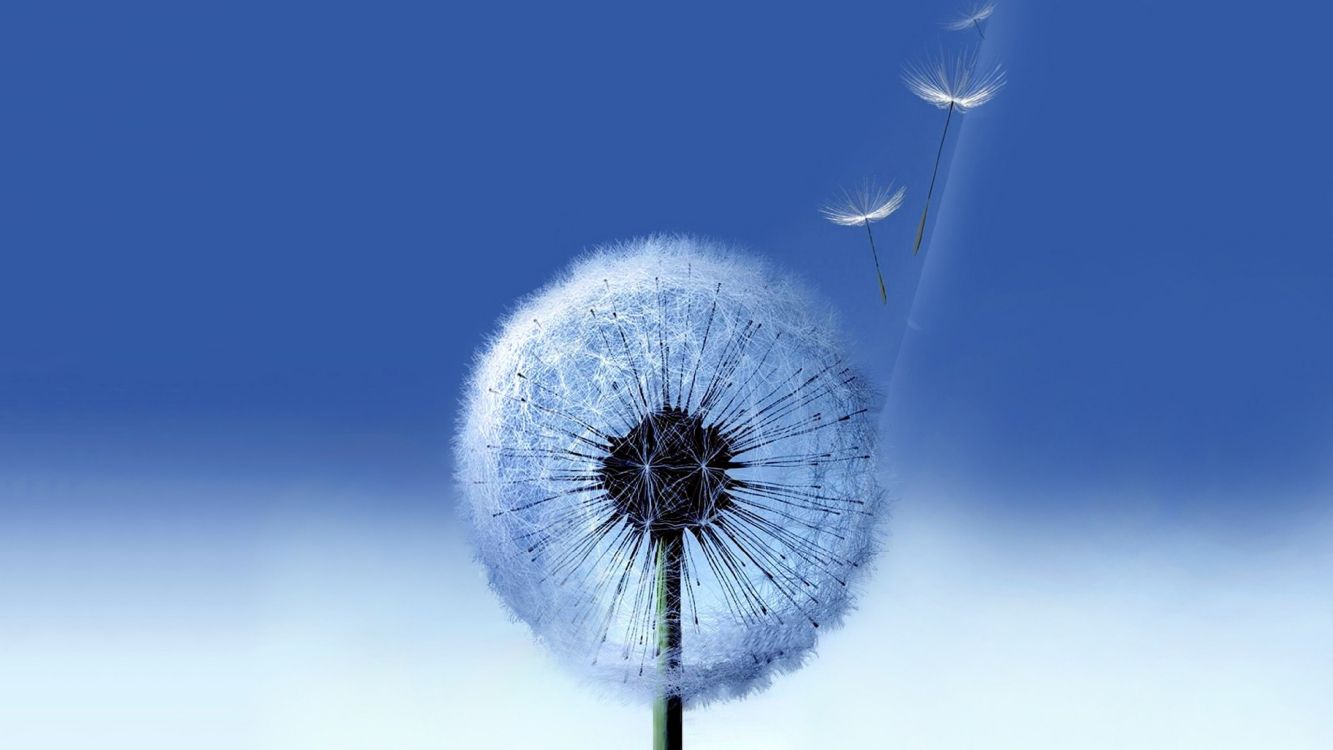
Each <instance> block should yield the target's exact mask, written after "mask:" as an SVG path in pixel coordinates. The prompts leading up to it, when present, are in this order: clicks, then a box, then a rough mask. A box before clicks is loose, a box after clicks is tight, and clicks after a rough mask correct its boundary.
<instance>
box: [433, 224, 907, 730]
mask: <svg viewBox="0 0 1333 750" xmlns="http://www.w3.org/2000/svg"><path fill="white" fill-rule="evenodd" d="M873 407H874V399H873V397H872V393H871V391H870V389H869V388H868V387H867V386H866V384H865V383H864V382H863V381H862V380H861V378H860V377H859V376H858V375H857V374H856V373H855V371H854V370H853V369H851V367H850V366H849V365H848V364H847V363H846V360H845V357H844V355H843V353H842V351H841V349H840V347H839V345H838V343H837V341H836V338H835V336H834V334H833V326H832V321H831V319H830V316H829V314H828V313H827V312H826V311H825V309H824V308H822V307H821V306H819V305H818V304H815V303H814V302H812V301H811V300H810V298H809V297H808V296H807V294H806V293H805V292H804V291H803V290H802V289H801V288H800V287H799V286H798V285H797V284H796V283H795V282H793V281H791V280H790V279H788V278H786V277H784V276H781V275H779V274H776V273H774V272H772V271H770V270H769V269H768V268H766V267H765V266H764V265H763V264H761V263H759V262H757V261H755V260H753V259H750V258H747V257H745V256H743V255H738V254H735V253H733V252H731V251H729V250H727V249H726V248H723V247H720V246H717V245H713V244H711V243H709V242H706V241H703V240H699V239H695V238H690V237H651V238H647V239H640V240H634V241H630V242H627V243H624V244H620V245H616V246H613V247H608V248H603V249H600V250H598V251H595V252H594V253H592V254H591V255H589V256H587V257H585V258H584V259H582V260H580V261H578V262H576V263H575V264H574V265H573V267H572V268H571V269H570V270H569V271H568V272H567V273H566V274H564V275H563V276H562V277H560V278H559V279H557V280H556V281H555V282H554V283H552V284H551V285H550V286H548V287H546V288H545V289H543V290H541V291H539V292H537V293H536V294H534V295H533V296H531V297H529V298H527V299H526V300H524V301H522V302H521V303H520V304H519V305H518V307H517V308H516V310H515V311H514V312H513V313H512V314H511V315H509V316H508V317H507V318H506V319H505V320H504V321H503V322H502V325H501V326H500V328H499V331H498V333H497V334H496V335H495V337H494V338H493V339H492V340H491V341H490V342H489V343H488V344H487V345H486V346H485V347H484V351H483V352H482V353H481V354H480V356H479V357H478V359H477V360H476V362H475V365H474V369H473V372H472V377H471V381H470V382H469V383H468V385H467V386H466V390H465V395H464V404H463V413H462V417H461V419H460V425H459V430H458V434H457V436H456V440H455V459H456V465H457V477H458V480H459V484H460V487H461V489H462V491H463V495H464V502H463V506H464V510H465V513H466V515H467V516H468V519H469V521H470V526H471V529H472V535H473V538H474V541H475V544H476V548H477V554H478V557H479V559H480V561H481V562H482V563H483V565H484V566H485V568H486V571H487V575H488V577H489V580H490V584H491V587H492V588H493V589H494V591H495V592H496V593H497V594H498V596H499V597H500V599H501V600H502V601H503V602H504V603H505V605H506V606H507V607H508V608H509V610H510V611H511V612H512V613H513V614H514V615H515V616H516V617H517V618H519V619H521V620H523V621H524V622H526V623H527V624H528V625H529V626H530V627H531V629H532V631H533V633H534V634H535V635H536V636H537V638H538V639H539V640H540V641H541V642H542V643H543V644H544V645H545V646H546V647H547V648H548V649H549V650H550V651H551V652H552V653H553V654H555V655H557V656H558V657H559V658H560V659H561V660H562V661H564V662H566V663H567V664H569V665H570V666H572V667H573V668H575V669H576V670H578V671H579V672H580V673H582V674H583V675H585V676H587V677H589V678H591V679H593V680H594V681H596V682H599V683H601V684H603V685H606V686H608V687H610V688H611V689H612V690H613V691H614V692H615V693H617V694H619V695H622V696H625V697H630V698H636V699H651V698H653V697H654V696H656V695H658V694H659V693H660V691H661V690H662V689H663V688H664V680H665V681H666V683H667V684H666V687H667V688H668V689H669V690H670V691H671V692H672V693H674V694H678V695H680V696H681V697H682V698H683V700H684V701H685V703H686V705H699V704H700V703H702V702H706V701H709V700H715V699H723V698H727V697H733V696H738V695H742V694H744V693H746V692H748V691H751V690H754V689H759V688H762V687H763V686H765V685H766V684H767V683H768V681H769V680H770V679H771V677H772V676H773V675H774V674H776V673H779V672H782V671H785V670H791V669H795V668H796V667H798V666H800V664H802V663H803V661H804V660H805V659H806V658H808V657H809V656H810V654H811V653H812V649H813V648H814V646H815V642H816V634H817V633H819V632H820V631H822V630H826V629H827V628H828V627H829V626H833V625H836V624H838V623H839V621H840V619H841V617H842V615H843V613H844V612H846V610H847V608H848V606H849V604H850V602H851V596H852V590H853V588H854V587H855V584H856V582H857V581H858V579H859V578H860V576H861V575H862V574H863V572H864V571H865V570H866V567H867V563H868V562H869V560H870V558H871V556H872V553H873V550H874V548H875V547H876V542H875V539H876V528H877V524H878V521H879V520H880V518H881V516H882V514H883V510H884V504H883V501H882V492H881V490H880V486H879V483H878V480H877V473H876V469H875V437H876V429H875V424H874V408H873ZM670 539H674V540H678V541H677V543H678V544H679V545H680V547H679V549H680V551H681V557H680V559H681V561H682V562H681V565H682V571H681V586H680V592H679V599H678V600H677V603H678V605H679V612H680V617H681V634H680V635H681V642H680V649H679V664H678V665H677V666H675V667H672V668H671V669H670V670H668V672H667V673H666V674H663V673H661V672H659V669H658V664H657V662H658V657H659V655H660V654H659V652H658V639H657V636H656V634H655V632H654V612H655V602H654V600H655V598H656V596H657V595H658V590H657V587H656V578H657V570H658V568H657V560H658V558H657V554H658V552H659V551H660V550H661V549H663V547H662V545H663V544H665V542H664V541H663V540H670Z"/></svg>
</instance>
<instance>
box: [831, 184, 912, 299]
mask: <svg viewBox="0 0 1333 750" xmlns="http://www.w3.org/2000/svg"><path fill="white" fill-rule="evenodd" d="M906 193H907V188H898V191H897V192H896V193H895V192H893V185H889V186H888V187H884V188H876V187H875V186H874V185H873V184H872V183H871V182H870V181H869V180H867V181H866V183H865V185H864V186H862V188H861V191H860V192H859V193H852V192H848V191H846V190H844V191H843V194H842V200H841V201H840V202H838V203H836V204H831V205H828V206H825V207H823V208H821V209H819V212H820V213H822V214H824V218H826V219H828V220H829V221H831V222H833V223H834V224H837V225H839V226H844V227H859V226H863V225H864V226H865V228H866V236H868V237H869V238H870V255H871V256H872V257H873V258H874V259H875V276H876V277H878V278H879V298H880V301H881V302H885V303H887V302H888V301H889V294H888V292H887V291H886V290H885V289H884V274H883V273H881V272H880V270H879V251H877V250H875V234H874V233H873V232H871V231H870V225H871V224H874V223H875V222H877V221H879V220H881V219H885V218H888V217H889V215H890V214H892V213H893V212H894V211H897V210H898V208H899V207H900V206H902V204H903V196H904V195H906Z"/></svg>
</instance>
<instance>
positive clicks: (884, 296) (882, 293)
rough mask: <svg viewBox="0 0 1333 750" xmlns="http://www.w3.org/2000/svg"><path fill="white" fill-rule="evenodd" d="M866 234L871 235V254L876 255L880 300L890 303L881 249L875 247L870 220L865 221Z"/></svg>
mask: <svg viewBox="0 0 1333 750" xmlns="http://www.w3.org/2000/svg"><path fill="white" fill-rule="evenodd" d="M865 225H866V235H867V236H869V237H870V254H871V255H873V256H874V257H875V276H877V277H879V301H880V302H882V303H884V304H886V305H887V304H889V293H888V292H887V291H885V290H884V274H883V273H881V272H880V270H879V251H878V250H876V249H875V235H874V233H873V232H871V231H870V222H869V221H867V222H865Z"/></svg>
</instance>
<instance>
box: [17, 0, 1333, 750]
mask: <svg viewBox="0 0 1333 750" xmlns="http://www.w3.org/2000/svg"><path fill="white" fill-rule="evenodd" d="M955 10H956V6H955V5H954V4H953V3H910V4H909V3H863V4H845V5H844V4H835V5H821V6H819V7H815V6H808V7H774V6H772V5H771V4H765V5H759V4H756V5H750V6H745V7H740V6H737V7H725V8H724V7H717V6H715V5H711V4H698V5H694V4H684V5H682V4H676V5H673V6H670V7H666V6H662V7H658V8H651V9H649V8H633V7H629V6H626V5H624V4H623V3H622V4H606V5H603V6H600V7H595V6H580V7H574V6H569V5H545V6H536V7H529V6H515V5H474V6H469V7H448V6H446V5H445V4H427V3H422V4H392V5H386V4H377V5H373V4H366V5H364V6H360V7H356V6H350V5H345V4H339V3H324V4H308V5H299V4H292V3H269V4H244V3H228V4H213V5H211V6H200V5H189V6H182V5H181V4H178V3H176V4H173V3H134V4H122V5H119V6H114V5H106V4H100V5H99V4H77V3H71V4H65V3H40V4H36V3H33V4H29V3H11V4H8V5H6V7H5V9H4V10H3V11H0V100H2V101H3V112H4V114H3V116H0V134H2V135H3V138H2V139H0V703H3V704H5V705H8V706H10V707H12V709H13V710H6V711H3V712H0V744H3V745H5V746H13V747H25V748H39V747H51V748H56V747H61V748H63V747H81V746H87V744H88V743H89V742H90V741H96V743H97V744H98V745H99V746H102V747H119V746H126V747H138V748H143V747H181V746H191V747H284V748H290V747H320V748H328V747H388V746H393V747H441V746H451V745H452V743H455V742H462V743H466V746H471V747H513V746H517V745H518V744H520V743H531V742H534V741H538V740H540V741H541V742H542V743H543V744H544V745H545V746H555V747H563V746H569V747H583V748H586V747H624V746H627V745H630V746H632V745H634V744H636V743H639V742H641V741H643V740H644V739H645V737H643V736H641V735H642V734H643V732H644V730H645V728H646V721H647V719H646V716H645V715H644V713H643V711H642V710H640V709H636V708H633V707H624V706H619V705H617V704H615V703H608V702H605V701H601V700H599V699H598V698H597V697H596V696H595V695H594V694H593V693H591V692H589V691H587V690H585V689H583V688H580V687H577V686H576V683H577V681H576V680H575V679H573V678H571V677H569V676H567V675H564V674H563V673H561V672H558V671H557V670H555V668H554V667H553V666H552V665H551V664H550V663H548V661H547V660H546V658H545V657H544V656H543V655H542V654H541V652H540V651H539V650H538V649H537V648H536V647H535V646H533V645H532V644H531V643H529V641H528V638H527V635H526V632H525V630H524V628H523V627H522V626H521V625H518V624H514V623H509V622H508V621H507V620H506V619H505V617H504V615H503V613H502V612H501V611H500V608H499V605H498V604H497V603H496V602H495V601H494V600H493V598H492V597H491V596H490V595H489V593H488V592H487V591H486V590H485V587H484V583H483V582H482V581H481V578H480V573H479V572H478V571H477V569H476V568H475V567H474V566H473V565H472V564H471V563H470V560H469V552H468V550H467V548H466V544H465V542H464V538H463V535H462V531H461V530H460V529H459V528H458V527H457V521H456V519H455V516H454V512H453V509H452V503H453V502H454V496H453V490H452V488H451V487H450V486H449V473H450V466H449V439H450V433H451V429H452V421H453V419H454V407H455V403H456V399H457V397H458V392H459V388H460V384H461V382H462V379H463V378H464V376H465V373H466V369H467V367H468V364H469V361H470V358H471V356H472V354H473V352H474V351H475V349H476V348H477V347H478V346H479V345H480V344H481V343H482V341H483V339H484V336H485V334H486V333H487V332H488V331H489V330H490V329H491V326H492V325H493V322H494V321H495V320H496V318H497V317H498V316H500V315H501V314H502V313H503V312H504V311H505V310H506V309H507V308H508V306H509V305H510V304H512V302H513V301H514V300H515V299H516V298H517V297H519V296H520V295H522V294H525V293H527V292H529V291H531V290H533V289H535V288H537V287H539V286H540V285H541V284H543V283H544V282H545V281H546V280H547V279H549V278H550V277H551V275H552V274H553V273H555V272H556V271H557V270H559V269H560V268H562V267H563V266H564V265H565V264H566V263H567V262H568V261H569V260H570V259H571V258H572V257H574V256H575V255H577V254H578V253H579V252H580V251H581V250H582V249H585V248H589V247H592V246H595V245H597V244H598V243H602V242H607V241H613V240H616V239H621V238H626V237H631V236H635V235H641V234H645V233H652V232H689V233H696V234H701V235H706V236H710V237H714V238H718V239H722V240H726V241H730V242H734V243H736V244H738V245H740V246H743V247H746V248H749V249H750V250H752V251H753V252H755V253H758V254H762V255H764V256H766V257H769V258H772V259H773V260H774V261H776V262H778V263H779V264H781V265H783V266H785V267H787V268H789V269H791V270H793V271H795V272H796V273H798V274H799V275H801V276H803V277H804V278H805V279H807V280H808V281H809V283H810V284H811V285H812V286H813V287H815V288H816V289H817V290H819V291H820V292H822V293H823V294H824V295H825V296H827V297H829V298H830V299H831V300H832V301H833V302H834V304H835V306H836V307H837V308H838V310H839V312H840V314H841V316H842V319H843V321H844V324H845V326H846V327H847V329H848V332H849V334H850V336H851V338H852V339H853V341H855V342H856V344H857V353H858V356H859V358H860V360H861V364H862V366H863V368H864V369H866V370H867V371H869V372H870V374H871V375H872V376H874V377H875V378H876V379H877V380H878V381H879V382H880V383H882V384H883V385H884V389H885V391H886V394H887V405H886V409H885V414H884V422H883V425H884V435H885V441H886V445H887V446H888V456H889V459H890V463H891V464H892V469H893V473H894V479H893V484H894V489H895V497H896V500H895V519H894V523H893V526H892V529H891V534H892V536H891V540H890V545H889V548H888V549H887V550H886V553H885V555H884V556H883V558H882V559H881V571H880V574H879V575H878V576H877V577H876V579H875V583H874V584H872V586H871V587H870V589H868V590H867V591H866V592H865V596H864V599H863V601H864V607H863V611H862V612H861V613H859V614H858V615H857V616H855V617H853V618H851V619H850V623H849V625H848V627H847V628H846V629H844V630H842V631H839V632H836V633H833V634H829V635H828V636H827V637H826V639H825V642H824V648H823V649H822V653H821V656H820V658H819V659H818V660H817V661H816V662H815V663H814V664H812V665H811V666H810V667H809V668H808V669H806V670H804V671H803V672H801V673H799V674H797V675H795V676H790V677H786V678H784V679H782V680H781V681H780V683H779V684H778V685H777V686H775V688H774V689H773V690H771V691H769V692H768V693H765V694H763V695H761V696H756V697H755V698H753V699H751V700H748V701H746V702H743V703H732V704H725V705H721V706H715V707H710V708H708V709H705V710H702V711H698V712H693V713H692V714H691V716H690V717H688V722H687V724H688V730H687V731H688V732H689V734H688V735H687V739H688V740H689V741H690V744H691V746H693V747H696V748H698V747H750V746H754V747H758V746H763V747H787V746H790V747H806V746H810V745H811V744H812V743H815V742H819V743H827V744H828V745H829V746H843V745H845V744H848V743H855V742H865V743H868V744H873V745H876V746H879V745H884V744H888V745H890V746H905V745H911V746H914V747H923V748H924V747H976V746H979V745H980V744H985V745H987V746H989V747H1023V748H1036V747H1053V748H1054V747H1068V746H1070V745H1077V746H1080V747H1102V746H1105V747H1126V746H1137V747H1180V746H1191V745H1192V746H1210V747H1225V746H1235V747H1255V746H1269V747H1284V748H1317V747H1328V746H1330V745H1333V720H1330V719H1329V718H1328V716H1327V715H1326V714H1327V710H1326V709H1327V706H1328V704H1329V701H1330V699H1333V677H1330V675H1333V605H1331V604H1330V600H1329V596H1328V594H1329V591H1330V590H1333V589H1331V588H1330V587H1333V513H1330V505H1331V503H1330V498H1333V467H1331V464H1330V455H1333V389H1331V388H1330V383H1333V346H1330V345H1329V341H1330V338H1331V337H1330V334H1329V331H1330V330H1331V329H1333V294H1330V291H1331V290H1333V229H1331V227H1333V224H1331V223H1330V222H1329V217H1330V216H1331V215H1333V184H1331V183H1330V178H1329V174H1330V167H1333V147H1330V142H1329V140H1328V138H1327V135H1326V134H1327V133H1328V132H1333V117H1331V116H1330V111H1331V110H1330V107H1329V105H1328V103H1327V101H1326V98H1327V97H1326V95H1325V90H1326V89H1327V88H1328V81H1327V80H1326V79H1327V77H1328V76H1327V73H1328V72H1329V70H1330V62H1329V58H1328V56H1327V54H1326V53H1324V52H1323V51H1321V50H1322V49H1324V48H1326V47H1327V36H1328V33H1329V30H1330V29H1333V23H1330V21H1333V17H1331V16H1333V14H1331V13H1330V12H1329V11H1328V10H1327V9H1326V8H1323V7H1316V6H1312V5H1310V4H1297V3H1283V2H1278V3H1268V4H1259V5H1254V4H1247V5H1218V4H1212V5H1204V4H1186V3H1181V4H1164V3H1149V2H1124V3H1115V4H1096V5H1093V4H1083V3H1064V2H1055V1H1054V0H1006V1H1004V2H1001V4H1000V6H999V10H998V11H997V13H996V16H995V18H994V19H993V20H992V21H991V22H990V24H989V25H988V27H987V37H988V38H987V41H986V43H985V45H984V46H983V47H982V54H983V57H984V58H986V59H989V60H999V61H1002V62H1003V63H1004V65H1005V66H1006V68H1007V70H1008V74H1009V80H1010V82H1009V85H1008V86H1007V87H1006V88H1005V89H1004V90H1003V91H1002V93H1001V94H1000V96H999V97H997V98H996V99H995V101H993V102H992V103H989V104H987V105H985V106H984V107H982V108H981V109H979V110H977V111H976V112H973V113H970V114H968V115H966V116H965V117H963V118H962V120H961V121H960V120H957V119H956V120H955V121H954V128H953V129H951V135H950V141H949V147H948V148H947V149H946V169H945V171H944V182H942V183H941V186H940V188H937V192H936V200H937V203H936V210H935V213H934V217H935V220H934V223H933V224H932V227H933V228H932V231H931V234H930V235H929V238H928V245H927V246H926V248H925V249H924V250H923V252H922V254H921V255H920V256H918V257H916V258H913V257H912V256H911V255H910V253H909V251H908V248H909V246H910V242H911V239H912V234H913V231H914V229H915V220H916V217H917V215H918V212H919V210H920V205H921V204H920V201H921V199H922V198H923V196H924V193H925V186H926V183H927V181H928V180H929V170H930V160H931V157H932V156H933V154H934V149H935V145H936V143H937V139H938V134H939V128H940V126H941V125H942V120H943V113H942V112H941V111H939V110H936V109H933V108H930V107H928V106H927V105H925V104H923V103H922V102H920V101H919V100H916V99H915V98H914V97H912V96H911V95H910V94H909V93H908V92H907V91H906V90H905V89H904V87H903V86H902V85H901V83H900V81H899V71H900V69H901V66H902V65H903V64H904V63H905V62H908V61H910V60H912V59H915V58H919V57H921V56H922V55H926V54H930V53H931V52H934V51H938V50H939V49H940V47H941V45H945V46H947V48H949V49H953V48H958V47H962V46H967V45H975V44H976V42H977V41H978V40H977V38H976V35H975V34H972V33H969V32H958V33H954V32H947V31H944V30H942V29H941V28H940V22H941V21H942V20H945V19H947V18H948V17H949V16H950V15H951V14H952V13H953V12H954V11H955ZM960 123H961V124H960ZM870 175H874V176H877V177H879V178H880V179H881V180H883V181H887V180H890V179H892V180H896V181H897V182H898V183H899V184H905V185H907V186H908V200H907V204H906V207H905V209H904V210H903V211H902V212H901V213H900V214H898V215H895V216H893V217H891V218H890V219H888V220H886V221H885V222H884V223H882V224H879V225H877V226H876V230H877V239H878V240H879V243H880V248H881V252H882V254H883V255H884V260H885V271H886V277H887V278H888V284H889V293H890V297H891V299H890V304H889V305H887V306H882V305H881V304H880V303H879V300H878V297H877V295H876V293H875V286H874V281H873V277H872V275H871V273H870V269H871V265H870V260H869V257H868V251H867V248H866V246H865V243H864V237H863V236H862V235H861V234H859V233H858V231H859V230H849V229H842V228H838V227H834V226H832V225H830V224H828V223H826V222H824V221H823V220H822V219H821V218H820V216H819V215H818V213H817V212H816V209H817V208H818V207H819V206H820V205H821V204H822V203H824V202H825V201H826V200H828V199H830V198H832V197H834V196H836V194H837V193H838V191H839V189H840V188H841V187H843V186H854V185H857V184H859V182H860V181H861V180H862V179H863V178H864V177H866V176H870Z"/></svg>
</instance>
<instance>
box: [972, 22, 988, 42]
mask: <svg viewBox="0 0 1333 750" xmlns="http://www.w3.org/2000/svg"><path fill="white" fill-rule="evenodd" d="M972 25H973V26H975V27H977V33H978V34H981V24H980V23H977V19H975V18H973V19H972ZM981 39H982V41H985V39H986V35H985V34H981Z"/></svg>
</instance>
